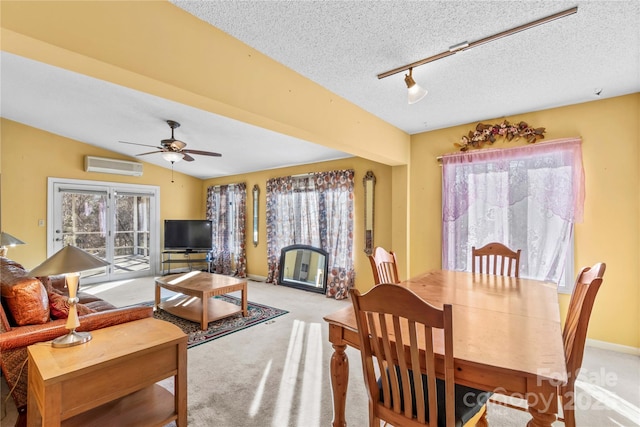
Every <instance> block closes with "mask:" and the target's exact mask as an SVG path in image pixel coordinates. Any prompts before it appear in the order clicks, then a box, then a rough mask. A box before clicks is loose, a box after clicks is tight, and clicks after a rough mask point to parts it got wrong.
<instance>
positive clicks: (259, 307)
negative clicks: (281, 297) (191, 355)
mask: <svg viewBox="0 0 640 427" xmlns="http://www.w3.org/2000/svg"><path fill="white" fill-rule="evenodd" d="M216 298H220V299H222V300H224V301H226V302H230V303H232V304H235V305H237V306H239V305H240V298H236V297H234V296H230V295H220V296H217V297H216ZM148 304H149V305H153V302H150V303H148ZM247 308H248V311H249V316H247V317H242V313H237V314H234V315H233V316H229V317H225V318H224V319H220V320H216V321H213V322H209V328H208V329H207V330H206V331H203V330H201V329H200V323H196V322H192V321H190V320H186V319H181V318H179V317H177V316H174V315H173V314H171V313H167V312H166V311H164V310H156V311H154V313H153V317H155V318H156V319H160V320H166V321H167V322H171V323H173V324H174V325H176V326H178V327H179V328H180V329H182V330H183V331H184V333H185V334H187V335H188V336H189V339H188V341H187V348H191V347H195V346H197V345H200V344H204V343H206V342H209V341H212V340H215V339H216V338H220V337H223V336H225V335H229V334H232V333H234V332H238V331H241V330H243V329H246V328H248V327H250V326H254V325H257V324H259V323H263V322H266V321H269V320H271V319H275V318H276V317H278V316H282V315H283V314H287V313H288V311H286V310H281V309H279V308H274V307H269V306H268V305H263V304H258V303H255V302H251V301H249V302H248V303H247Z"/></svg>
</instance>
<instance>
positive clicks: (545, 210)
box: [442, 138, 585, 283]
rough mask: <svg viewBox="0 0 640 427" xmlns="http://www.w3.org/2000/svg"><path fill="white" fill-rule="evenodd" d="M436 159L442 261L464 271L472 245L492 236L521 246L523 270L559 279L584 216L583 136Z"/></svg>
mask: <svg viewBox="0 0 640 427" xmlns="http://www.w3.org/2000/svg"><path fill="white" fill-rule="evenodd" d="M442 163H443V168H442V174H443V176H442V239H443V245H442V248H443V253H442V265H443V268H446V269H451V270H467V271H468V270H470V265H471V264H470V262H471V247H472V246H476V247H480V246H483V245H485V244H487V243H490V242H493V241H497V242H501V243H503V244H505V245H507V246H509V247H510V248H512V249H521V250H522V254H521V262H520V275H521V276H522V277H530V278H535V279H540V280H550V281H554V282H556V283H557V282H558V280H559V279H560V276H561V275H562V273H563V269H564V265H565V264H564V260H565V256H566V253H567V249H568V245H569V243H570V241H571V233H572V230H573V224H574V223H576V222H581V221H582V219H583V213H584V198H585V188H584V170H583V167H582V147H581V140H580V139H579V138H568V139H561V140H555V141H549V142H544V143H537V144H533V145H527V146H523V147H514V148H506V149H485V150H478V151H474V152H469V153H461V154H460V153H456V154H451V155H446V156H443V158H442ZM571 274H573V272H571Z"/></svg>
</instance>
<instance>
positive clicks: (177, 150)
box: [119, 120, 222, 164]
mask: <svg viewBox="0 0 640 427" xmlns="http://www.w3.org/2000/svg"><path fill="white" fill-rule="evenodd" d="M167 124H168V125H169V127H170V128H171V138H169V139H163V140H162V141H160V144H161V146H160V147H157V146H155V145H148V144H138V143H136V142H127V141H119V142H121V143H123V144H132V145H142V146H143V147H153V148H157V149H158V151H149V152H148V153H140V154H136V155H137V156H146V155H147V154H154V153H162V158H164V159H165V160H166V161H168V162H171V163H172V164H173V163H175V162H179V161H180V160H183V159H184V160H185V161H187V162H192V161H194V160H195V159H194V158H193V157H191V156H190V154H199V155H202V156H212V157H221V156H222V154H220V153H214V152H212V151H201V150H187V149H186V148H185V147H186V146H187V144H186V143H185V142H182V141H180V140H178V139H175V138H174V137H173V130H174V129H175V128H177V127H180V123H178V122H176V121H174V120H167Z"/></svg>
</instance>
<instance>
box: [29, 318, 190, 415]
mask: <svg viewBox="0 0 640 427" xmlns="http://www.w3.org/2000/svg"><path fill="white" fill-rule="evenodd" d="M91 334H92V336H93V339H92V340H91V341H89V342H87V343H85V344H81V345H78V346H75V347H68V348H53V347H51V343H50V342H47V343H38V344H34V345H31V346H29V347H28V349H27V351H28V355H29V362H28V363H29V392H28V403H27V425H29V426H47V427H49V426H60V425H63V426H86V425H91V426H102V425H104V426H114V425H135V426H149V425H154V426H160V425H165V424H168V423H170V422H172V421H176V424H177V425H178V426H179V427H180V426H186V425H187V336H186V335H185V334H184V332H182V330H180V328H178V327H177V326H175V325H173V324H171V323H169V322H165V321H162V320H157V319H153V318H147V319H142V320H136V321H134V322H127V323H123V324H120V325H116V326H112V327H108V328H104V329H99V330H95V331H92V332H91ZM169 377H174V381H175V391H174V393H173V394H172V393H171V392H169V391H168V390H167V389H165V388H164V387H162V386H160V385H158V384H156V383H157V382H158V381H161V380H163V379H165V378H169Z"/></svg>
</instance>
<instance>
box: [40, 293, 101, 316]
mask: <svg viewBox="0 0 640 427" xmlns="http://www.w3.org/2000/svg"><path fill="white" fill-rule="evenodd" d="M49 305H50V307H51V317H52V318H54V319H66V318H67V317H69V298H67V297H66V296H64V295H60V294H58V293H55V292H50V293H49ZM76 310H77V311H78V316H84V315H85V314H89V313H95V312H96V310H93V309H91V308H89V307H87V306H86V305H84V304H76Z"/></svg>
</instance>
